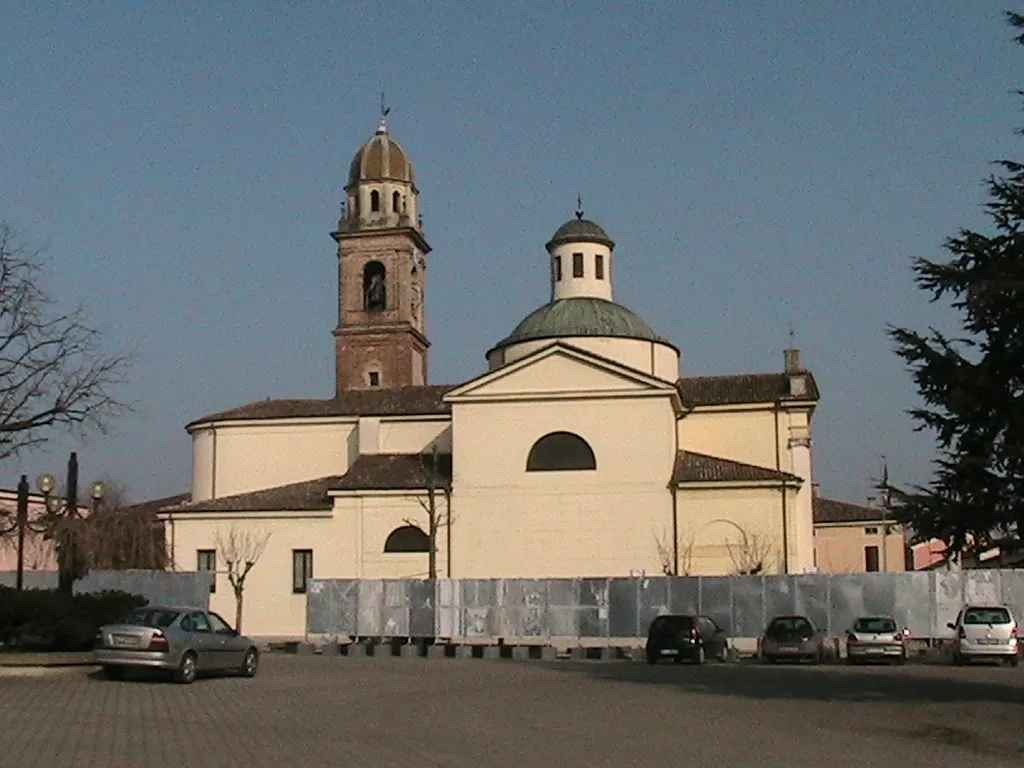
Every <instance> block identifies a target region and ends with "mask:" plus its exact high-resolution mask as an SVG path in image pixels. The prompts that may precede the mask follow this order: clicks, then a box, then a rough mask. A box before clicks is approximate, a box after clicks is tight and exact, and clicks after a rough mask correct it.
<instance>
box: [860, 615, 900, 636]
mask: <svg viewBox="0 0 1024 768" xmlns="http://www.w3.org/2000/svg"><path fill="white" fill-rule="evenodd" d="M853 631H854V632H864V633H865V634H875V635H877V634H881V633H884V632H895V631H896V622H895V621H893V620H892V619H886V618H868V619H857V621H856V622H854V625H853Z"/></svg>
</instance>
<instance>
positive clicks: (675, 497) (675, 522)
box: [672, 481, 679, 576]
mask: <svg viewBox="0 0 1024 768" xmlns="http://www.w3.org/2000/svg"><path fill="white" fill-rule="evenodd" d="M672 564H673V565H672V575H673V576H678V575H679V486H677V485H676V484H675V481H673V482H672Z"/></svg>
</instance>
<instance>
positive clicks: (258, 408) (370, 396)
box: [188, 385, 455, 427]
mask: <svg viewBox="0 0 1024 768" xmlns="http://www.w3.org/2000/svg"><path fill="white" fill-rule="evenodd" d="M454 388H455V387H454V385H434V386H423V387H397V388H395V389H354V390H349V391H346V392H342V393H340V394H339V395H338V396H337V397H332V398H329V399H320V400H316V399H314V400H260V401H258V402H255V403H249V404H247V405H242V406H239V407H237V408H231V409H229V410H226V411H220V412H218V413H212V414H210V415H208V416H203V417H202V418H199V419H195V420H194V421H192V422H191V423H190V424H189V425H188V426H189V427H192V426H195V425H197V424H202V423H206V422H210V421H239V420H243V419H290V418H304V417H305V418H315V417H324V416H422V415H432V414H446V413H451V406H450V405H448V404H447V403H445V402H444V399H443V398H444V395H445V393H447V392H448V391H449V390H451V389H454Z"/></svg>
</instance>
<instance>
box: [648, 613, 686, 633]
mask: <svg viewBox="0 0 1024 768" xmlns="http://www.w3.org/2000/svg"><path fill="white" fill-rule="evenodd" d="M651 629H653V630H655V631H657V632H679V631H685V630H687V629H693V617H692V616H659V617H658V618H656V619H655V620H654V624H652V625H651Z"/></svg>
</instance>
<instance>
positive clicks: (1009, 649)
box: [946, 605, 1020, 667]
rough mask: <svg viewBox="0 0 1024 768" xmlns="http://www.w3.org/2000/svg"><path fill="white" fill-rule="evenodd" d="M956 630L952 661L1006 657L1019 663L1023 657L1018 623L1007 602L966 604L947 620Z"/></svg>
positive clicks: (1004, 658) (960, 662)
mask: <svg viewBox="0 0 1024 768" xmlns="http://www.w3.org/2000/svg"><path fill="white" fill-rule="evenodd" d="M946 626H948V627H949V628H950V629H952V630H953V631H954V632H956V645H955V646H954V647H953V663H954V664H963V663H964V662H966V661H970V660H973V659H992V660H1003V661H1006V662H1007V663H1008V664H1009V665H1010V666H1012V667H1016V666H1017V662H1018V660H1019V659H1020V642H1019V639H1020V638H1019V637H1018V635H1019V632H1020V630H1019V627H1018V625H1017V621H1016V619H1014V617H1013V614H1012V613H1011V612H1010V609H1009V608H1007V607H1006V606H1002V605H998V606H988V605H966V606H964V608H963V610H961V611H960V613H959V615H957V617H956V622H955V623H950V624H947V625H946Z"/></svg>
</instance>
